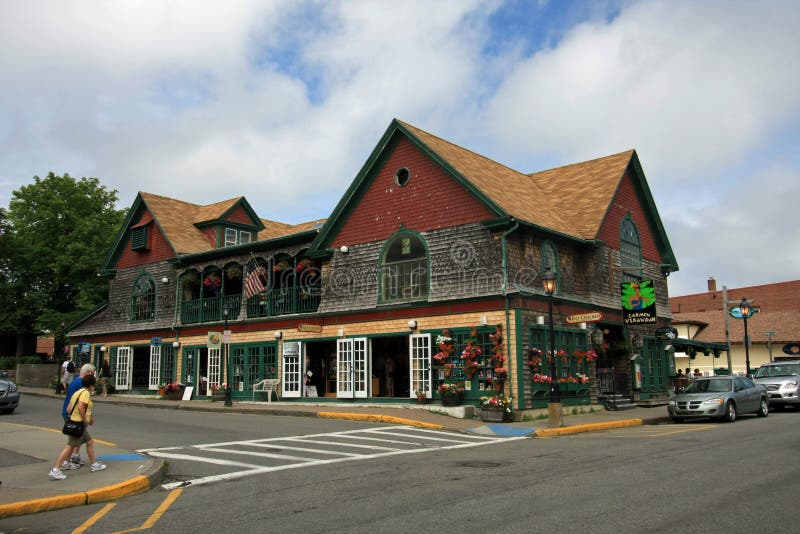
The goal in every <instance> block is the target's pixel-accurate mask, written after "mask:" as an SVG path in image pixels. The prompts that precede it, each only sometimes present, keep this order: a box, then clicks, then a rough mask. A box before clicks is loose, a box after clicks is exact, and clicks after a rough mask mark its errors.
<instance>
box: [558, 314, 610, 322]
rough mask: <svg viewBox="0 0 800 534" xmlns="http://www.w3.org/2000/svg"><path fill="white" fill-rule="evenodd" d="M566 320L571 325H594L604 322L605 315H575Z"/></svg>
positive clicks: (568, 316)
mask: <svg viewBox="0 0 800 534" xmlns="http://www.w3.org/2000/svg"><path fill="white" fill-rule="evenodd" d="M564 320H565V321H566V322H568V323H570V324H575V323H592V322H595V321H602V320H603V314H602V313H601V312H589V313H576V314H574V315H567V316H566V317H565V318H564Z"/></svg>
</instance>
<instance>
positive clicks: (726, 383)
mask: <svg viewBox="0 0 800 534" xmlns="http://www.w3.org/2000/svg"><path fill="white" fill-rule="evenodd" d="M667 409H668V410H669V415H670V417H672V420H673V421H675V422H676V423H680V422H682V421H683V420H684V419H694V418H709V417H710V418H714V419H723V420H725V421H728V422H729V423H732V422H734V421H736V417H737V415H738V414H745V413H755V414H757V415H758V416H759V417H766V416H767V415H769V401H768V400H767V388H765V387H764V386H762V385H760V384H756V383H754V382H753V381H752V380H750V379H749V378H747V377H744V376H713V377H710V378H698V379H695V380H694V381H693V382H692V383H691V384H689V385H688V386H687V387H686V389H685V390H684V391H683V392H682V393H679V394H678V395H675V396H674V397H673V398H672V399H671V400H670V401H669V404H668V405H667Z"/></svg>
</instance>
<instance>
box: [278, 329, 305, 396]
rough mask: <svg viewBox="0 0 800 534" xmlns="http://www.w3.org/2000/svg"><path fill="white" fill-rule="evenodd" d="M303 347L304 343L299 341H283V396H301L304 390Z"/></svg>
mask: <svg viewBox="0 0 800 534" xmlns="http://www.w3.org/2000/svg"><path fill="white" fill-rule="evenodd" d="M302 348H303V344H302V343H300V342H299V341H291V342H289V341H284V342H283V365H282V366H281V368H282V370H283V378H282V380H281V397H300V395H301V393H302V391H303V361H302V359H301V358H300V354H301V349H302Z"/></svg>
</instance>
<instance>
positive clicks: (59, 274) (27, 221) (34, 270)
mask: <svg viewBox="0 0 800 534" xmlns="http://www.w3.org/2000/svg"><path fill="white" fill-rule="evenodd" d="M33 180H34V183H33V184H29V185H25V186H23V187H21V188H20V189H19V190H17V191H14V192H13V193H12V198H11V202H10V203H9V207H8V212H7V224H6V225H5V226H4V228H5V230H6V231H5V232H4V233H3V236H4V237H5V245H8V246H10V247H11V248H12V249H13V251H8V252H7V251H6V250H2V249H0V252H2V253H3V262H4V264H6V265H2V266H0V267H1V268H4V269H5V272H4V273H3V274H4V275H6V276H5V280H4V283H5V284H6V285H7V287H3V289H8V290H9V292H8V294H7V295H6V297H4V298H9V299H13V301H12V302H7V303H6V302H4V303H3V304H11V306H5V312H4V313H5V314H6V316H5V317H4V318H5V319H6V320H7V321H8V324H10V325H13V327H14V329H15V331H16V332H17V333H18V334H25V333H30V332H39V331H49V332H53V333H54V334H55V335H56V346H57V347H60V346H63V343H64V342H65V337H64V329H65V328H66V327H69V325H70V324H72V323H73V322H75V321H77V320H78V319H80V318H81V317H83V316H84V315H86V314H87V313H88V312H90V311H91V310H92V309H94V308H95V307H97V306H98V305H99V304H100V303H101V302H103V301H104V300H105V299H106V295H107V292H108V284H107V282H106V280H105V279H103V278H99V277H98V276H97V271H98V268H99V266H100V264H101V263H102V261H103V258H104V257H105V255H106V253H107V251H108V249H109V247H110V246H111V243H112V242H113V240H114V237H115V235H116V233H117V230H118V229H119V226H120V224H121V223H122V220H123V218H124V215H125V212H124V211H120V210H117V209H116V208H115V203H116V201H117V191H116V190H112V191H108V190H106V188H105V187H103V186H101V185H100V182H99V180H98V179H97V178H81V179H80V180H76V179H75V178H72V177H71V176H70V175H69V174H64V176H56V175H55V174H53V173H52V172H51V173H50V174H48V175H47V177H46V178H44V179H42V178H39V177H38V176H35V177H34V179H33ZM1 230H2V229H0V231H1ZM3 243H4V241H3V239H0V246H3ZM18 346H19V343H18ZM18 350H19V349H18Z"/></svg>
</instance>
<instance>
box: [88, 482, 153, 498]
mask: <svg viewBox="0 0 800 534" xmlns="http://www.w3.org/2000/svg"><path fill="white" fill-rule="evenodd" d="M149 489H150V480H149V479H148V478H147V477H146V476H142V475H139V476H137V477H133V478H131V479H129V480H126V481H125V482H120V483H119V484H112V485H111V486H106V487H104V488H98V489H96V490H91V491H87V492H86V504H95V503H98V502H105V501H113V500H114V499H119V498H120V497H125V496H126V495H133V494H135V493H141V492H142V491H147V490H149Z"/></svg>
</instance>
